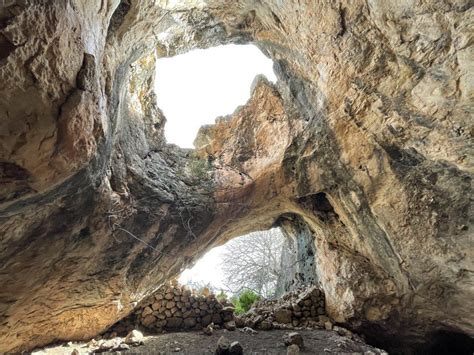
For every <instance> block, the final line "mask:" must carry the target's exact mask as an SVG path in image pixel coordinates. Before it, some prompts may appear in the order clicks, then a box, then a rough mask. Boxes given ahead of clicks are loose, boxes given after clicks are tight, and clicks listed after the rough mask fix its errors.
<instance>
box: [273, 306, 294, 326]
mask: <svg viewBox="0 0 474 355" xmlns="http://www.w3.org/2000/svg"><path fill="white" fill-rule="evenodd" d="M292 319H293V314H292V312H291V311H290V310H288V309H278V310H277V311H275V321H276V322H278V323H283V324H288V323H291V321H292Z"/></svg>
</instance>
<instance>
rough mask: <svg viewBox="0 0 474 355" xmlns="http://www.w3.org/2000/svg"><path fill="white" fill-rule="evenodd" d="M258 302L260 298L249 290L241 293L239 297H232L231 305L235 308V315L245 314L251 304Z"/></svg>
mask: <svg viewBox="0 0 474 355" xmlns="http://www.w3.org/2000/svg"><path fill="white" fill-rule="evenodd" d="M258 300H260V296H259V295H258V294H256V293H255V292H253V291H251V290H245V291H242V292H241V293H240V294H239V296H234V297H232V299H231V301H232V304H233V305H234V306H235V311H234V312H235V314H242V313H245V312H247V311H248V310H249V309H250V308H251V307H252V304H253V303H254V302H256V301H258Z"/></svg>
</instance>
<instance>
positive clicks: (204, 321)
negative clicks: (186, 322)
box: [201, 314, 212, 327]
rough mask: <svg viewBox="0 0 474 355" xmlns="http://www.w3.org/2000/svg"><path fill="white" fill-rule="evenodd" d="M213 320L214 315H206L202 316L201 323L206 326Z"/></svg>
mask: <svg viewBox="0 0 474 355" xmlns="http://www.w3.org/2000/svg"><path fill="white" fill-rule="evenodd" d="M211 322H212V316H211V315H210V314H208V315H205V316H204V317H202V318H201V324H202V325H203V326H204V327H205V326H207V325H208V324H209V323H211Z"/></svg>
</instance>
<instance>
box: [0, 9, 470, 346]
mask: <svg viewBox="0 0 474 355" xmlns="http://www.w3.org/2000/svg"><path fill="white" fill-rule="evenodd" d="M119 3H120V2H119V1H112V2H104V1H102V2H96V1H87V0H74V1H69V2H49V3H46V2H40V1H38V2H34V3H33V4H24V3H22V2H12V3H11V4H10V3H9V4H7V5H5V6H3V7H2V8H1V9H0V33H1V35H0V48H6V49H7V50H6V51H5V55H2V56H1V60H0V78H1V79H2V82H3V85H2V88H0V93H1V95H0V112H1V115H2V117H3V118H2V122H1V124H0V125H1V126H0V127H1V131H0V132H1V135H2V144H1V147H0V161H1V162H0V181H1V182H2V188H1V191H0V234H1V235H2V239H1V240H0V265H2V268H1V274H0V282H1V284H2V286H3V287H2V289H1V290H0V344H2V345H1V347H0V351H3V352H7V351H19V350H26V349H31V348H33V347H35V346H38V345H42V344H47V343H49V342H52V341H55V340H72V339H87V338H89V337H92V336H94V335H95V334H97V333H98V332H100V331H102V330H103V329H105V328H106V327H107V326H109V325H111V324H112V323H114V322H115V321H116V320H118V319H120V318H121V317H123V316H124V315H126V314H127V313H128V312H129V311H130V310H131V309H132V308H133V307H134V305H135V302H137V301H139V300H140V299H142V298H143V297H145V296H146V295H147V294H149V293H150V292H152V291H153V290H154V289H156V288H157V287H158V286H159V284H160V283H161V282H163V281H164V280H166V279H168V278H169V277H171V276H173V275H175V274H176V273H178V272H179V270H180V269H181V268H182V267H183V266H184V265H187V264H189V263H191V262H192V260H193V258H195V257H197V256H199V255H201V254H202V253H204V252H205V251H206V250H207V249H208V248H210V247H211V246H213V245H216V244H219V243H222V242H223V241H225V240H227V239H229V238H232V237H233V236H236V235H239V234H240V235H241V234H244V233H246V232H248V231H251V230H255V229H261V228H268V227H269V226H271V225H273V224H274V223H275V221H276V220H277V219H278V217H280V216H281V215H283V214H286V213H293V214H297V215H300V216H301V218H303V219H304V220H305V222H306V223H307V225H308V228H310V229H311V230H312V233H313V235H314V237H315V241H316V251H317V253H316V255H315V256H316V258H315V259H316V266H317V268H318V275H319V277H320V281H321V283H322V284H323V286H324V289H325V291H326V293H327V300H328V303H329V310H330V312H331V314H332V315H333V316H334V317H336V319H337V320H338V321H340V322H344V323H348V324H350V325H351V326H352V327H353V328H355V329H360V330H364V329H371V330H374V329H375V330H377V334H384V335H385V337H386V338H390V337H391V336H392V335H393V334H394V333H396V334H398V336H399V337H400V338H402V339H404V340H406V341H407V342H409V343H410V342H415V343H416V342H420V341H425V337H426V336H427V334H428V333H430V332H435V331H438V330H446V329H447V331H458V332H464V333H467V334H472V333H473V329H472V323H473V322H472V312H466V311H465V310H466V308H467V307H470V306H471V305H472V299H474V298H473V297H472V291H471V289H470V286H469V285H470V282H472V279H471V276H470V275H471V274H470V270H471V269H472V264H471V262H472V257H470V249H472V248H469V246H470V245H471V244H470V240H471V239H472V232H471V229H472V221H471V220H470V218H469V216H470V214H469V211H470V207H471V201H470V199H469V195H468V194H466V191H470V184H471V179H472V161H471V158H470V157H472V145H470V144H469V139H470V138H472V137H471V133H472V132H471V129H470V117H471V116H470V115H471V114H470V111H469V103H470V101H469V100H470V98H471V97H472V95H471V94H472V89H471V87H470V84H469V83H470V82H469V78H470V76H469V73H470V69H469V68H470V66H471V62H472V60H470V57H471V54H472V46H470V45H469V41H468V34H469V26H468V25H469V23H470V22H472V21H470V18H471V17H472V8H471V7H470V5H469V2H468V1H465V2H463V1H461V2H457V3H456V5H454V4H451V3H449V2H443V4H442V6H436V8H434V7H433V6H432V5H431V4H430V3H429V2H428V1H421V2H420V3H419V5H418V6H417V7H413V6H411V5H410V2H406V3H404V2H402V3H397V5H396V6H395V5H393V6H392V5H390V4H388V5H387V3H386V2H385V1H372V2H371V3H370V5H368V4H367V2H365V1H355V2H353V3H351V5H350V6H348V5H347V4H343V3H342V2H341V3H340V4H339V3H333V2H323V1H307V2H304V1H303V2H298V3H297V2H294V1H287V2H278V4H277V3H275V2H267V1H261V2H258V3H253V2H249V1H235V2H232V4H229V3H228V2H224V1H218V0H216V1H213V2H212V6H207V5H202V4H201V5H199V4H194V3H193V4H191V3H188V2H186V3H184V2H183V3H180V2H178V3H176V4H175V3H173V4H175V5H169V4H168V2H166V1H158V2H157V1H151V0H141V1H138V0H132V1H122V4H125V5H119ZM118 6H122V8H126V11H120V12H119V13H117V12H116V9H117V7H118ZM114 13H115V15H113V14H114ZM117 14H119V15H120V16H119V18H118V15H117ZM111 18H114V20H113V21H115V22H113V24H114V25H113V26H110V23H111ZM117 19H119V20H120V21H116V20H117ZM387 19H389V20H387ZM426 24H428V25H426ZM341 26H342V27H341ZM415 33H419V36H415V35H414V34H415ZM231 42H232V43H243V42H253V43H255V44H256V45H257V46H259V48H261V50H262V51H263V52H264V53H265V54H267V55H268V56H270V57H271V58H272V59H273V60H274V61H275V69H276V72H277V75H278V78H279V82H278V84H277V85H276V86H274V85H270V84H269V83H267V82H265V80H263V79H262V78H259V79H257V80H256V82H255V85H254V89H253V94H252V97H251V99H250V101H249V102H248V103H247V105H245V106H244V107H242V108H241V109H239V110H238V111H236V112H235V113H234V115H233V116H232V117H230V118H222V119H220V120H219V121H218V122H217V124H216V125H214V126H212V127H204V128H203V129H202V130H201V133H200V137H201V139H200V140H199V141H200V142H201V143H200V144H199V146H198V147H197V149H196V150H195V151H188V150H180V149H176V148H175V147H172V146H168V145H166V144H165V142H164V140H163V135H162V129H163V125H164V123H165V118H164V117H163V115H162V114H161V112H160V110H159V108H158V107H156V104H155V102H154V98H153V95H154V94H153V91H152V80H153V79H152V72H153V66H154V60H155V56H156V55H158V56H166V55H168V56H169V55H175V54H178V53H181V52H183V51H186V50H189V49H191V48H195V47H202V48H205V47H208V46H212V45H217V44H222V43H231ZM153 49H154V50H153ZM436 88H438V89H439V90H435V89H436ZM131 93H134V95H131ZM132 97H135V98H136V100H138V102H136V103H135V104H136V105H134V107H138V110H135V111H133V112H132V111H131V110H130V109H129V107H130V105H129V103H130V102H129V101H130V100H131V98H132ZM446 117H449V119H446ZM321 192H324V194H325V195H324V197H325V199H323V200H322V199H321V198H322V196H323V195H321ZM326 201H328V202H329V203H330V206H331V207H332V209H330V208H329V207H328V206H326ZM321 206H322V207H321ZM331 300H332V301H331Z"/></svg>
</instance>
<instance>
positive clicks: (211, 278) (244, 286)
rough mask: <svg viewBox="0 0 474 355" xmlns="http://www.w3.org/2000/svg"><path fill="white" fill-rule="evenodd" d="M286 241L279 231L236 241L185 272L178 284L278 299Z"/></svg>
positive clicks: (209, 253)
mask: <svg viewBox="0 0 474 355" xmlns="http://www.w3.org/2000/svg"><path fill="white" fill-rule="evenodd" d="M284 240H285V237H284V235H283V233H282V231H281V229H280V228H272V229H269V230H266V231H259V232H253V233H250V234H247V235H244V236H241V237H237V238H234V239H232V240H230V241H228V242H227V243H226V244H224V245H222V246H219V247H216V248H214V249H212V250H211V251H209V252H208V253H207V254H205V255H204V256H203V257H202V258H201V259H200V260H198V261H197V262H196V264H195V265H194V266H193V267H192V268H190V269H186V270H185V271H184V272H183V273H182V274H181V276H180V278H179V282H180V283H181V284H185V285H188V286H190V287H191V288H193V289H196V290H202V289H203V288H207V289H209V290H211V291H213V292H214V293H215V294H225V295H226V296H227V297H233V296H236V295H239V294H242V293H244V292H246V291H250V292H251V293H254V294H255V295H258V296H259V297H265V298H272V297H275V296H277V295H278V293H279V290H278V286H279V282H280V277H281V274H282V265H281V255H282V249H283V245H284Z"/></svg>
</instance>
